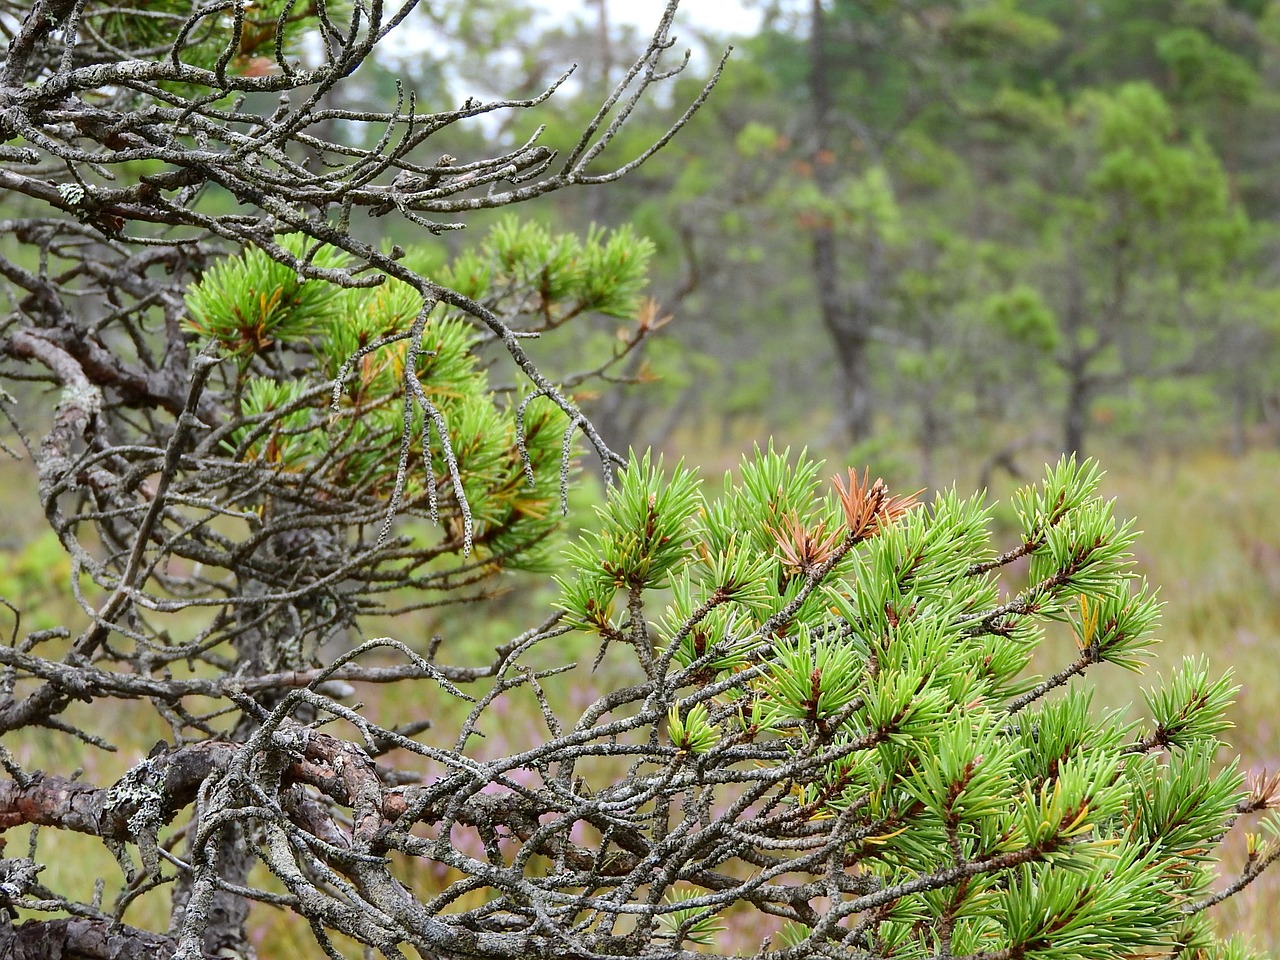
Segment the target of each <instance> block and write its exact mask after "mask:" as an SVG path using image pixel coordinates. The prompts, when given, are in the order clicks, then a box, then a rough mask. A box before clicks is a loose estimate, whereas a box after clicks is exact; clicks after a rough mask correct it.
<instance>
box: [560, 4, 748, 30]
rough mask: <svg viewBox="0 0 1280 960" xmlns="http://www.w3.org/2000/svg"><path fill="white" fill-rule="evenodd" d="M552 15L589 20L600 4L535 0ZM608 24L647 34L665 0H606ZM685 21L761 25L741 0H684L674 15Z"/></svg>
mask: <svg viewBox="0 0 1280 960" xmlns="http://www.w3.org/2000/svg"><path fill="white" fill-rule="evenodd" d="M537 3H538V6H540V7H542V8H543V9H544V10H545V11H546V12H547V14H548V15H549V16H551V17H566V18H567V17H572V16H575V15H577V16H579V17H581V18H583V19H585V20H588V21H589V22H594V21H595V20H596V19H597V18H598V17H599V9H600V8H599V4H598V3H596V2H595V0H537ZM605 3H606V4H607V5H608V18H609V22H610V23H615V24H623V23H629V24H632V25H633V26H635V27H637V28H639V29H640V31H641V32H643V33H648V32H649V31H650V30H652V29H653V27H654V25H656V24H657V22H658V20H659V19H661V17H662V11H663V10H665V9H666V6H667V5H666V2H665V0H605ZM681 24H688V25H690V26H692V27H697V28H699V29H702V30H713V31H715V32H716V33H722V34H726V35H727V34H749V33H754V32H755V31H756V30H757V29H758V28H759V26H760V11H759V10H749V9H747V7H746V6H745V5H744V4H743V3H742V2H741V0H684V2H683V3H681V4H680V11H679V12H678V13H677V14H676V23H675V28H674V29H673V30H672V31H671V32H672V33H673V34H676V35H679V33H680V25H681Z"/></svg>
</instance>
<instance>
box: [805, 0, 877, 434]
mask: <svg viewBox="0 0 1280 960" xmlns="http://www.w3.org/2000/svg"><path fill="white" fill-rule="evenodd" d="M825 18H826V14H825V11H824V10H823V6H822V0H813V5H812V7H811V9H810V21H809V45H810V63H809V78H808V83H809V102H810V106H811V110H812V131H813V138H814V140H813V156H812V167H813V178H814V182H815V183H816V184H817V186H818V189H819V190H821V191H822V193H823V194H824V195H828V196H829V195H831V194H832V193H833V192H834V190H835V187H836V179H837V177H836V170H837V159H838V158H837V156H836V153H835V150H834V149H833V147H832V143H831V131H832V129H833V123H832V113H833V111H834V98H833V94H832V64H831V55H830V51H829V50H828V48H827V44H826V43H825V42H824V39H825V37H826V32H827V31H826V29H825V27H826V24H825ZM812 244H813V247H812V270H813V281H814V287H815V290H816V292H817V294H818V308H819V310H820V312H821V315H822V324H823V326H824V327H825V328H826V330H827V333H828V335H829V336H830V337H831V342H832V345H833V346H834V348H835V359H836V402H837V404H838V406H837V409H836V412H835V421H836V427H837V429H838V430H839V432H840V433H841V434H842V435H843V436H844V437H845V438H846V439H847V440H848V442H849V443H857V442H859V441H860V440H864V439H866V437H867V436H868V435H870V433H871V417H872V398H871V388H870V364H869V362H868V358H867V348H868V346H869V343H870V337H869V329H870V324H869V322H868V321H869V317H868V315H867V313H868V311H867V309H866V303H867V300H868V297H867V296H861V297H855V296H851V295H850V293H849V292H848V291H847V290H846V289H845V285H844V284H842V283H841V275H840V274H841V269H840V267H841V264H840V256H839V244H838V240H837V237H836V232H835V227H834V225H833V224H831V223H829V222H827V223H819V224H816V225H815V226H814V227H813V237H812ZM867 270H868V274H869V279H868V281H867V282H868V285H869V286H870V285H873V284H874V282H875V276H876V272H875V264H868V265H867Z"/></svg>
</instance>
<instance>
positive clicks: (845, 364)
mask: <svg viewBox="0 0 1280 960" xmlns="http://www.w3.org/2000/svg"><path fill="white" fill-rule="evenodd" d="M813 278H814V286H815V287H816V288H817V293H818V304H819V308H820V311H821V314H822V324H823V326H824V327H825V328H826V330H827V334H828V335H829V336H830V337H831V343H832V346H833V347H834V348H835V358H836V402H837V404H838V406H837V409H836V416H835V419H836V426H837V428H838V429H839V431H840V433H841V434H842V435H843V436H844V437H845V439H846V440H848V442H849V443H858V442H859V441H861V440H865V439H866V438H867V437H868V436H869V435H870V433H871V413H872V403H871V388H870V364H869V363H868V360H867V348H868V346H869V344H870V339H869V337H868V335H867V324H866V322H865V320H864V319H863V317H862V316H861V311H860V310H859V309H858V305H857V304H856V302H853V301H851V298H848V297H846V296H844V295H843V294H842V292H841V290H840V270H839V261H838V259H837V254H836V239H835V236H834V231H832V230H831V229H830V228H826V227H823V228H819V229H818V230H815V231H814V235H813Z"/></svg>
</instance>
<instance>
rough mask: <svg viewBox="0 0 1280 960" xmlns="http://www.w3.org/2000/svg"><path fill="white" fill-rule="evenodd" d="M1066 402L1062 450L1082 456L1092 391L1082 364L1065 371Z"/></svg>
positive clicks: (1079, 457)
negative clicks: (1066, 378)
mask: <svg viewBox="0 0 1280 960" xmlns="http://www.w3.org/2000/svg"><path fill="white" fill-rule="evenodd" d="M1067 376H1068V380H1067V402H1066V408H1065V410H1064V411H1063V418H1062V452H1063V453H1065V454H1067V455H1068V456H1072V455H1074V456H1075V457H1076V459H1077V460H1078V459H1081V458H1083V457H1084V455H1085V452H1084V441H1085V433H1086V431H1087V428H1088V423H1089V408H1090V406H1091V405H1092V404H1093V391H1092V390H1091V389H1090V384H1089V378H1088V377H1087V376H1086V375H1085V371H1084V365H1083V364H1079V365H1077V366H1076V367H1074V368H1071V369H1068V371H1067Z"/></svg>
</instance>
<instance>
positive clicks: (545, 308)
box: [440, 216, 653, 323]
mask: <svg viewBox="0 0 1280 960" xmlns="http://www.w3.org/2000/svg"><path fill="white" fill-rule="evenodd" d="M652 256H653V244H652V243H651V242H650V241H649V240H647V239H645V238H643V237H640V236H638V235H637V234H636V233H635V231H634V230H632V229H631V228H630V227H627V226H623V227H619V228H618V229H616V230H604V229H601V228H598V227H594V226H593V227H592V228H591V229H590V230H589V231H588V233H587V236H586V238H585V240H584V239H580V238H579V237H577V236H576V235H574V234H568V233H561V234H552V233H551V231H550V230H548V229H547V228H546V227H545V226H543V225H541V224H539V223H536V222H533V221H528V220H521V219H518V218H516V217H514V216H511V217H505V218H503V219H502V220H501V221H499V223H498V224H497V225H495V226H494V228H493V229H492V230H491V231H490V233H489V235H488V237H486V238H485V240H484V242H483V243H481V244H480V246H479V247H478V248H476V249H472V250H468V251H464V252H463V253H462V254H461V255H459V256H458V257H457V258H455V260H454V261H453V263H452V264H450V265H448V266H446V267H444V268H443V269H442V270H441V272H440V282H441V283H443V284H444V285H445V286H449V287H452V288H453V289H455V290H457V291H458V292H459V293H462V294H464V295H466V296H468V297H471V298H472V299H475V300H481V301H485V302H486V303H488V304H490V305H492V304H496V303H507V304H516V305H519V306H520V312H522V313H526V314H529V315H532V316H537V315H539V314H544V315H546V316H547V319H548V320H549V321H550V322H554V323H563V322H564V321H566V320H568V319H570V318H572V317H574V316H577V315H578V314H582V313H599V314H604V315H605V316H610V317H631V316H634V315H635V313H636V311H637V310H638V309H639V307H640V296H641V293H642V292H643V290H644V287H645V284H646V283H647V280H648V265H649V261H650V259H651V258H652Z"/></svg>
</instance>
